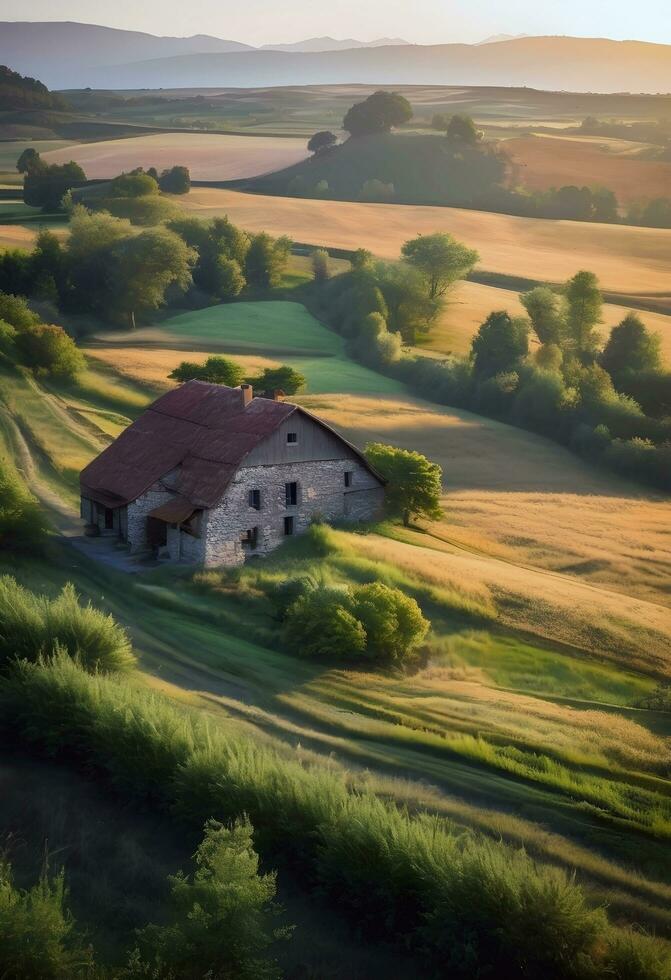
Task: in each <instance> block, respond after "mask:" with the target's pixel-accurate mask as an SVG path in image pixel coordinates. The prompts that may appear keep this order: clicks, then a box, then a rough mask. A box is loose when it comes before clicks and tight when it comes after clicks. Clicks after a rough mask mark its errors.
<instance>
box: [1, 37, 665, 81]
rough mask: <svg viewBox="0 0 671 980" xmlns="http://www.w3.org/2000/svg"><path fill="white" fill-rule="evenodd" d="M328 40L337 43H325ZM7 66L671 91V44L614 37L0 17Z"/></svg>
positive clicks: (126, 76) (82, 73) (34, 72)
mask: <svg viewBox="0 0 671 980" xmlns="http://www.w3.org/2000/svg"><path fill="white" fill-rule="evenodd" d="M323 44H330V45H332V47H331V48H330V49H328V50H326V49H323V48H321V47H320V49H319V50H317V49H316V47H315V46H321V45H323ZM341 45H350V46H348V47H341ZM351 45H354V46H351ZM0 64H6V65H8V66H9V67H10V68H12V69H13V70H14V71H19V72H21V74H23V75H31V76H33V77H37V78H39V79H41V80H42V81H43V82H45V84H47V85H48V86H49V88H51V89H64V88H84V87H87V86H90V87H92V88H108V89H137V88H206V87H213V88H220V87H241V88H249V87H259V86H273V85H325V84H350V83H362V84H369V85H386V86H390V85H394V84H416V85H491V86H528V87H530V88H538V89H550V90H564V91H573V92H604V93H606V92H646V93H657V92H663V93H669V92H671V45H664V44H648V43H645V42H642V41H611V40H607V39H605V38H574V37H524V36H522V37H515V38H510V39H506V38H505V37H504V38H501V37H499V36H496V37H492V38H488V39H487V40H486V41H485V42H481V43H480V44H439V45H415V44H406V43H405V42H404V41H402V40H400V39H397V38H389V39H380V40H379V41H373V42H360V41H354V40H353V39H347V40H345V41H342V42H341V41H336V40H334V39H332V38H312V39H309V40H307V41H300V42H297V43H296V44H293V45H280V46H279V49H278V46H273V47H272V48H270V47H267V48H263V49H259V48H252V47H250V46H249V45H246V44H241V43H239V42H237V41H229V40H224V39H222V38H216V37H210V36H208V35H196V36H194V37H187V38H179V37H155V36H154V35H152V34H141V33H138V32H136V31H120V30H116V29H113V28H109V27H96V26H95V25H92V24H78V23H70V22H54V23H30V22H12V23H9V22H6V23H0Z"/></svg>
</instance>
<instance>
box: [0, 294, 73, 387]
mask: <svg viewBox="0 0 671 980" xmlns="http://www.w3.org/2000/svg"><path fill="white" fill-rule="evenodd" d="M3 356H4V358H5V359H6V360H8V361H9V362H10V363H13V364H17V363H18V364H22V365H24V366H25V367H29V368H31V369H32V370H33V371H34V372H35V374H37V375H43V376H44V375H49V376H51V377H54V378H66V379H72V378H75V377H76V376H77V375H78V374H79V373H80V372H81V371H83V370H84V367H85V366H86V361H85V359H84V355H83V354H82V352H81V351H80V350H79V349H78V347H77V345H76V344H75V342H74V340H73V339H72V337H70V336H69V335H68V334H67V333H66V332H65V330H63V328H62V327H58V326H54V325H52V324H46V323H41V322H40V318H39V317H38V316H37V315H36V314H35V313H33V312H32V311H31V310H30V308H29V307H28V304H27V303H26V300H25V299H24V298H23V297H22V296H13V295H11V294H8V293H0V358H2V357H3Z"/></svg>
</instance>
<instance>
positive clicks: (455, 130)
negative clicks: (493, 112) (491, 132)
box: [447, 113, 482, 146]
mask: <svg viewBox="0 0 671 980" xmlns="http://www.w3.org/2000/svg"><path fill="white" fill-rule="evenodd" d="M447 138H448V140H449V141H450V142H451V143H461V144H463V145H465V146H476V145H477V144H478V143H479V142H480V140H481V139H482V133H481V132H479V130H478V129H477V128H476V126H475V123H474V122H473V120H472V119H471V117H470V116H465V115H462V114H461V113H456V114H455V115H454V116H452V117H451V118H450V121H449V122H448V124H447Z"/></svg>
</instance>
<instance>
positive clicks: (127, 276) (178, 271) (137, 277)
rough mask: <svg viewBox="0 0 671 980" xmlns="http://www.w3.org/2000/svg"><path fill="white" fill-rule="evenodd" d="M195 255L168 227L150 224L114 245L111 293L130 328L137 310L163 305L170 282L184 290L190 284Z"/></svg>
mask: <svg viewBox="0 0 671 980" xmlns="http://www.w3.org/2000/svg"><path fill="white" fill-rule="evenodd" d="M195 259H196V255H195V253H194V252H193V250H192V249H190V248H189V247H188V245H187V244H186V243H185V242H184V241H183V240H182V239H181V238H180V237H179V236H178V235H176V234H175V233H174V232H172V231H170V230H169V229H168V228H151V229H148V230H147V231H143V232H142V234H140V235H135V236H132V237H130V238H124V239H121V240H120V241H119V242H117V243H116V244H115V245H114V246H113V248H112V250H111V260H112V267H111V270H110V280H111V282H112V284H113V295H114V296H115V297H116V303H117V307H118V308H119V309H120V310H122V311H123V312H124V313H125V314H126V316H127V318H128V325H129V326H130V327H131V328H134V327H135V315H136V313H137V312H144V311H147V310H155V309H157V308H158V307H159V306H162V305H163V303H164V302H165V293H166V290H167V289H168V287H169V286H173V285H174V286H176V287H178V288H179V289H182V290H185V289H186V288H187V287H188V286H189V285H190V283H191V267H192V265H193V263H194V262H195Z"/></svg>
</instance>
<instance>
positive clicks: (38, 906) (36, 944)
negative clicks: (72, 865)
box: [0, 860, 93, 980]
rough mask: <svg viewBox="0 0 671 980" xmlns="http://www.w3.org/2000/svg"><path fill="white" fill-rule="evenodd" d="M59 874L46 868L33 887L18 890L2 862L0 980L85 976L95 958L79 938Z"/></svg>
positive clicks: (0, 871) (4, 863)
mask: <svg viewBox="0 0 671 980" xmlns="http://www.w3.org/2000/svg"><path fill="white" fill-rule="evenodd" d="M66 900H67V891H66V888H65V881H64V876H63V873H62V872H61V873H60V874H57V875H55V876H54V877H52V878H50V877H49V876H48V874H47V871H46V869H45V870H44V871H43V872H42V874H41V875H40V879H39V881H38V882H37V884H36V885H34V886H33V887H32V888H29V889H20V888H17V887H16V885H15V884H14V881H13V878H12V872H11V868H10V866H9V864H8V863H7V862H6V861H5V860H0V976H2V977H3V978H6V980H29V978H39V980H70V978H78V977H88V976H90V975H91V974H90V970H91V969H92V967H93V954H92V952H91V950H90V949H87V948H85V946H84V945H83V943H82V941H81V940H80V939H79V938H78V937H77V935H76V933H75V929H74V921H73V919H72V916H71V915H70V913H69V911H68V909H67V906H66Z"/></svg>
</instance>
